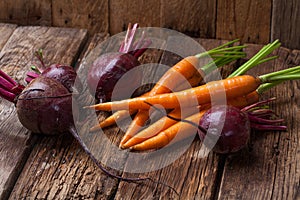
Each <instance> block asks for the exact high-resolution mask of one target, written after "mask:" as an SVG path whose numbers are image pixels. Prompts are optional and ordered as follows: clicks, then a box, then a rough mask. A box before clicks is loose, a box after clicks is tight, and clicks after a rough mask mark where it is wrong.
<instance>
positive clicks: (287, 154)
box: [218, 45, 300, 199]
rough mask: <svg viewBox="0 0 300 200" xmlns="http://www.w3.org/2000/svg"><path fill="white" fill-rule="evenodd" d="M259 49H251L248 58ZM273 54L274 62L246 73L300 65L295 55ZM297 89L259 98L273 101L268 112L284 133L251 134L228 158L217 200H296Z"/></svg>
mask: <svg viewBox="0 0 300 200" xmlns="http://www.w3.org/2000/svg"><path fill="white" fill-rule="evenodd" d="M261 47H262V46H258V45H251V46H250V48H249V51H252V52H249V56H250V55H251V54H254V52H257V50H258V49H260V48H261ZM275 54H277V55H278V56H279V58H278V59H277V60H275V61H271V62H269V64H263V66H261V67H259V68H255V69H253V70H251V72H250V73H251V74H264V73H268V72H270V71H274V70H280V69H283V68H288V67H292V66H295V65H299V64H300V63H299V61H300V60H299V55H300V54H299V51H290V50H288V49H286V48H280V49H279V50H278V51H276V52H275ZM270 66H272V67H270ZM298 89H299V81H293V82H286V83H283V84H281V85H280V86H277V87H275V88H273V89H271V90H270V91H269V92H267V93H266V94H263V96H262V98H263V99H266V98H269V97H273V96H275V97H277V100H276V101H275V102H274V103H272V104H271V108H272V109H274V110H275V112H276V113H277V114H278V115H279V116H280V117H282V118H283V119H285V121H286V125H287V126H288V131H287V132H279V131H277V132H275V131H270V132H259V131H254V132H253V133H252V135H251V140H250V142H249V146H248V148H247V149H244V150H243V151H241V152H239V153H237V154H235V155H230V156H228V158H227V160H226V164H225V168H224V173H223V177H222V181H221V186H220V192H219V194H218V198H219V199H224V197H226V199H296V195H297V191H298V190H299V189H298V188H299V178H300V170H299V163H298V160H299V156H300V154H299V125H298V123H297V121H298V120H299V116H300V114H299V106H298V105H299V92H296V91H297V90H298Z"/></svg>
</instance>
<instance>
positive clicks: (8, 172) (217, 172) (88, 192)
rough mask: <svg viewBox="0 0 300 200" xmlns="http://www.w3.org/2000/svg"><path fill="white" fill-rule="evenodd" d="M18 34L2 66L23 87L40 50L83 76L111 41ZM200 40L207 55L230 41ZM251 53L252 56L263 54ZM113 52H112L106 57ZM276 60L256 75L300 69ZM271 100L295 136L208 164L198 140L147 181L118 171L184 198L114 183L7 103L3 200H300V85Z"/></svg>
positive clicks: (162, 59)
mask: <svg viewBox="0 0 300 200" xmlns="http://www.w3.org/2000/svg"><path fill="white" fill-rule="evenodd" d="M3 27H7V29H6V28H3ZM14 28H16V27H11V26H9V25H1V26H0V31H1V32H0V33H1V34H2V32H4V33H6V35H9V34H8V33H9V31H10V32H11V35H10V37H9V39H8V38H7V37H6V38H1V39H0V44H1V43H3V44H4V45H2V46H3V49H2V50H1V55H2V56H1V58H0V66H1V69H3V70H5V71H6V72H8V73H9V74H10V75H12V76H13V77H15V78H17V79H18V80H20V81H22V76H23V75H24V72H25V71H26V69H28V67H29V66H30V64H31V63H32V62H33V60H32V55H33V51H34V50H36V49H37V48H43V49H45V51H44V54H45V56H46V60H47V63H50V62H62V63H67V64H73V65H76V66H77V68H78V72H79V73H83V72H84V71H85V68H84V67H85V58H86V56H87V55H89V52H90V51H91V50H92V49H94V48H95V47H96V46H97V45H98V44H100V43H101V44H102V42H103V40H105V39H106V38H107V37H108V36H107V35H106V34H97V35H95V36H94V37H93V38H89V39H87V35H86V31H83V30H74V29H60V28H47V27H19V28H16V29H15V30H12V29H14ZM2 40H3V41H2ZM197 41H199V43H200V44H201V45H202V46H203V47H205V48H206V49H209V48H213V47H215V46H218V45H220V44H221V43H224V42H225V41H220V40H207V39H200V40H198V39H197ZM248 46H249V47H248V48H247V49H246V52H247V54H248V57H250V56H252V55H254V53H256V52H257V51H258V50H259V49H260V48H261V47H262V46H261V45H252V44H248ZM108 48H109V46H105V45H104V46H103V48H102V49H101V50H100V51H105V50H106V49H108ZM274 55H278V56H279V58H278V59H277V60H276V61H271V62H269V63H267V64H263V65H264V67H259V68H256V69H254V70H251V71H250V73H251V74H262V73H266V72H269V71H273V70H279V69H282V68H286V67H291V66H295V65H299V64H300V52H299V51H298V50H289V49H286V48H280V49H279V50H277V51H275V52H274ZM248 57H247V58H245V59H243V60H242V61H241V62H244V61H245V60H247V59H248ZM177 60H178V56H174V55H172V54H169V53H166V52H162V51H161V50H159V51H157V50H151V51H147V52H146V54H145V55H144V56H143V57H142V58H141V62H142V63H151V62H153V63H158V62H159V63H162V64H168V63H169V64H170V65H171V64H173V63H174V62H176V61H177ZM76 61H78V62H76ZM231 69H232V68H228V70H231ZM153 76H155V73H153V72H148V75H147V77H149V78H153ZM271 96H277V97H278V99H277V101H276V102H274V103H272V104H271V107H272V108H273V109H274V110H275V111H276V112H277V113H278V114H279V115H280V116H282V117H284V118H285V119H286V122H287V126H288V127H289V130H288V131H287V132H253V134H252V136H251V141H250V143H249V146H248V148H246V149H244V150H242V151H241V152H238V153H236V154H234V155H230V156H221V155H217V154H214V153H210V154H209V156H208V157H206V158H200V155H201V152H200V145H201V142H200V141H199V140H198V139H195V141H193V143H192V145H191V146H190V147H189V148H188V150H187V151H186V152H185V153H184V154H183V155H182V156H181V157H180V158H179V159H177V160H176V161H175V162H174V163H172V164H171V165H169V166H167V167H165V168H163V169H160V170H157V171H153V172H148V173H142V174H132V173H127V172H126V173H122V172H117V171H115V170H111V171H112V172H114V173H116V174H119V175H121V176H123V177H151V178H152V179H154V180H159V181H161V182H163V183H166V184H168V185H170V186H172V187H173V188H174V189H176V191H177V192H178V193H179V196H178V195H176V194H175V192H174V191H172V190H170V189H169V188H168V187H165V186H162V185H160V184H157V183H152V182H148V181H146V182H141V183H128V182H124V181H119V180H116V179H114V178H111V177H108V176H107V175H106V174H104V173H103V172H102V171H101V170H100V169H98V168H97V167H96V165H95V164H94V163H93V162H92V161H91V159H90V158H89V157H88V156H87V155H86V153H85V152H84V151H83V150H82V148H81V147H80V145H79V144H78V143H77V142H76V141H75V140H74V139H73V138H72V137H71V136H70V135H69V134H67V133H66V134H64V135H61V136H55V137H46V136H36V135H32V134H31V133H30V132H28V131H27V130H26V129H25V128H23V127H22V126H21V124H20V123H19V122H17V121H18V120H17V117H16V113H15V110H14V106H13V105H10V104H9V103H7V102H5V101H3V100H1V101H0V107H1V109H0V132H1V134H0V137H1V138H0V139H1V140H0V143H1V144H0V158H1V162H0V171H1V173H0V180H1V181H0V186H1V187H0V188H1V190H0V199H7V198H9V199H141V198H142V199H254V198H257V199H274V198H275V199H277V198H278V199H296V198H297V197H299V180H300V173H299V172H300V170H299V161H298V160H299V159H300V157H299V155H300V154H299V145H300V144H299V138H300V135H299V134H300V131H299V125H298V124H297V121H298V120H299V106H298V105H299V81H293V82H292V81H290V82H287V83H285V84H283V85H281V86H277V87H276V88H274V89H272V90H271V91H270V92H267V93H266V94H265V95H263V97H262V98H264V99H265V98H268V97H271ZM103 116H104V117H105V116H107V114H106V115H105V114H103ZM11 122H13V123H11ZM105 134H106V135H107V136H108V137H109V139H110V140H111V141H112V142H113V143H114V144H116V145H117V143H118V142H119V141H120V138H121V137H120V134H122V131H119V128H117V127H116V126H115V127H112V128H109V129H105ZM107 151H109V149H108V150H107ZM105 159H109V158H107V157H105ZM111 159H113V160H114V162H117V163H119V164H120V168H125V169H126V168H127V167H129V166H130V163H128V162H130V161H127V159H126V157H122V156H116V157H115V158H111ZM3 161H4V162H3ZM149 164H151V163H149ZM152 164H153V163H152ZM297 195H298V196H297Z"/></svg>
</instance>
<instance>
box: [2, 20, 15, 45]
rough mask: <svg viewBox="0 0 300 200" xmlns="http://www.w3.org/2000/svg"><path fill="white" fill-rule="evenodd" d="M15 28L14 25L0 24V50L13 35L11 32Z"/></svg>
mask: <svg viewBox="0 0 300 200" xmlns="http://www.w3.org/2000/svg"><path fill="white" fill-rule="evenodd" d="M16 28H17V26H16V25H14V24H2V23H0V33H1V40H0V50H1V49H2V47H3V46H4V45H5V44H6V42H7V40H8V39H9V37H10V36H11V34H12V33H13V31H14V30H15V29H16Z"/></svg>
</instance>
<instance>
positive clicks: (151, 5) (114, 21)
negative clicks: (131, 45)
mask: <svg viewBox="0 0 300 200" xmlns="http://www.w3.org/2000/svg"><path fill="white" fill-rule="evenodd" d="M160 10H161V5H160V2H159V1H156V0H148V1H139V0H131V1H122V0H110V1H109V27H110V28H109V31H110V33H111V34H117V33H120V32H122V31H124V30H126V29H127V24H128V23H129V22H130V23H139V24H140V25H141V26H143V27H147V26H150V27H157V26H160Z"/></svg>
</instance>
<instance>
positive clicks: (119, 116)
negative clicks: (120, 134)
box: [90, 74, 202, 131]
mask: <svg viewBox="0 0 300 200" xmlns="http://www.w3.org/2000/svg"><path fill="white" fill-rule="evenodd" d="M201 80H202V77H201V76H200V75H199V74H195V75H194V76H193V77H191V78H190V79H189V80H187V81H186V82H185V83H182V84H180V85H178V86H177V88H175V89H174V91H181V90H184V89H186V88H189V87H192V86H196V85H198V84H199V83H200V81H201ZM148 95H149V92H147V93H145V94H143V95H142V96H148ZM136 112H137V110H134V109H133V110H130V111H129V112H128V111H127V110H119V111H116V112H114V113H113V114H112V115H111V116H109V117H108V118H106V119H105V120H104V121H102V122H99V124H97V125H95V126H93V127H92V128H91V129H90V131H96V130H99V129H103V128H106V127H108V126H111V125H113V124H115V123H116V122H118V121H122V120H124V119H126V118H127V117H128V116H129V115H133V114H135V113H136Z"/></svg>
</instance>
